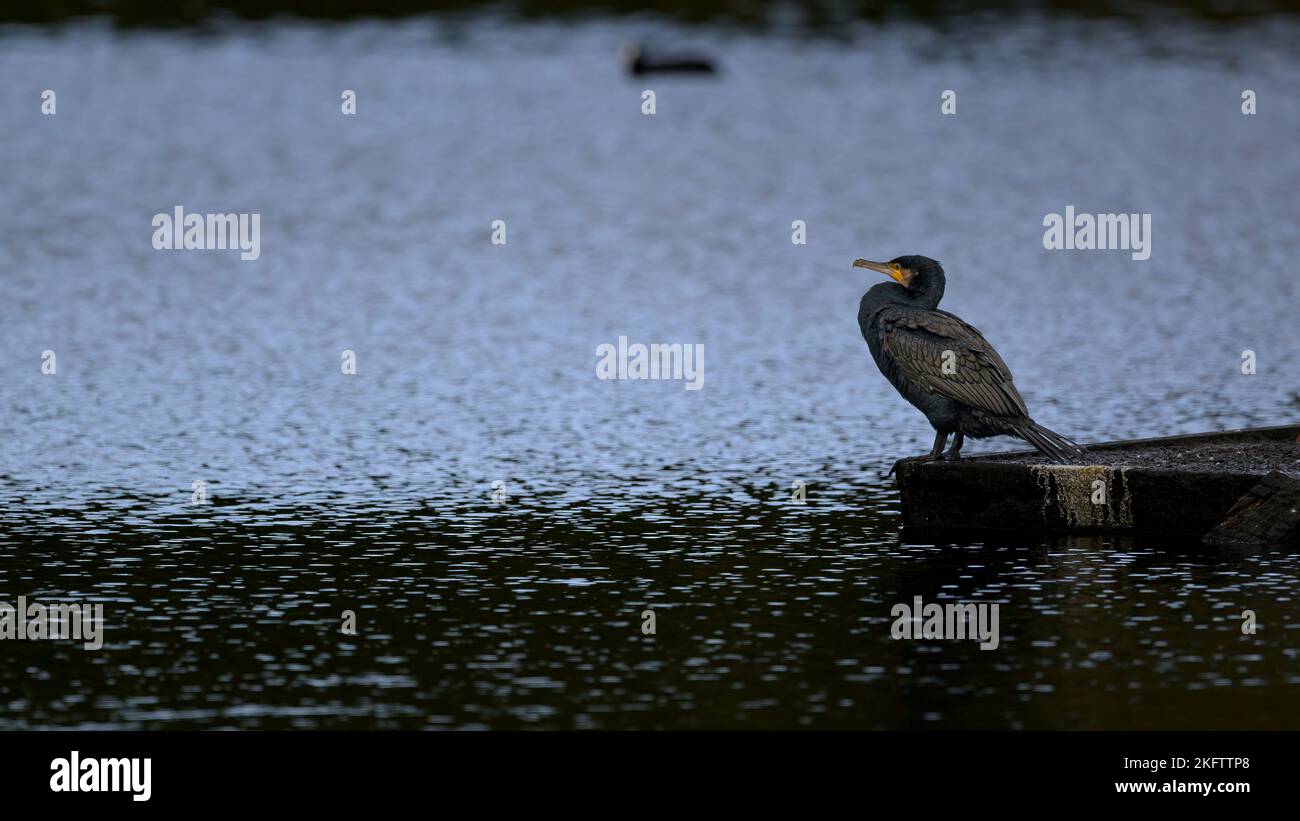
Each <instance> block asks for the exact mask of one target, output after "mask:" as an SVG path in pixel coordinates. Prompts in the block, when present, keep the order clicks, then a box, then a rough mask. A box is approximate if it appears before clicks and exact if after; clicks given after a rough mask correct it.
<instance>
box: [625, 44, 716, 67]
mask: <svg viewBox="0 0 1300 821" xmlns="http://www.w3.org/2000/svg"><path fill="white" fill-rule="evenodd" d="M621 52H622V56H623V64H624V65H626V66H627V70H628V73H629V74H713V73H714V72H715V69H714V67H713V61H712V60H710V59H709V58H707V57H700V56H695V55H686V54H673V55H655V56H651V55H650V54H649V50H648V49H646V48H645V47H644V46H642V45H640V44H639V43H628V44H627V45H625V46H623V48H622V49H621Z"/></svg>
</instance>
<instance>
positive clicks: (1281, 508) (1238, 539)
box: [1202, 471, 1300, 545]
mask: <svg viewBox="0 0 1300 821" xmlns="http://www.w3.org/2000/svg"><path fill="white" fill-rule="evenodd" d="M1202 541H1203V542H1205V543H1206V544H1214V545H1246V544H1258V545H1285V544H1300V479H1297V478H1295V477H1294V476H1288V475H1287V474H1285V473H1280V472H1277V471H1274V472H1273V473H1270V474H1269V475H1267V476H1265V477H1264V479H1263V480H1262V481H1261V482H1260V483H1259V484H1257V485H1255V486H1254V487H1252V488H1251V489H1250V490H1248V491H1247V492H1246V495H1245V496H1242V497H1241V498H1240V499H1238V500H1237V503H1236V504H1235V505H1233V506H1232V509H1230V510H1229V511H1228V513H1227V515H1226V516H1224V519H1223V522H1222V523H1221V524H1220V525H1219V526H1218V527H1216V528H1214V529H1213V530H1211V531H1210V532H1209V533H1207V534H1205V538H1204V539H1202Z"/></svg>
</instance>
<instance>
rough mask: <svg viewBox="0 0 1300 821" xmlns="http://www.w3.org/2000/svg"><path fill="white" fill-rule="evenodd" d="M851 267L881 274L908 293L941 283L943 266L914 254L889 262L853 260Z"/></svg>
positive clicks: (895, 258)
mask: <svg viewBox="0 0 1300 821" xmlns="http://www.w3.org/2000/svg"><path fill="white" fill-rule="evenodd" d="M853 267H855V268H866V269H868V270H871V271H876V272H879V273H882V274H884V275H885V276H887V277H889V278H890V279H892V280H894V281H895V282H897V283H898V284H899V285H902V286H903V287H904V288H906V289H908V290H909V291H912V290H917V291H921V290H926V289H928V288H929V287H930V286H932V285H934V284H936V283H937V282H942V281H943V266H942V265H940V264H939V263H938V261H937V260H933V259H930V258H929V257H923V256H919V255H916V254H912V255H909V256H905V257H894V258H893V259H891V260H890V261H889V262H872V261H870V260H866V259H855V260H854V261H853Z"/></svg>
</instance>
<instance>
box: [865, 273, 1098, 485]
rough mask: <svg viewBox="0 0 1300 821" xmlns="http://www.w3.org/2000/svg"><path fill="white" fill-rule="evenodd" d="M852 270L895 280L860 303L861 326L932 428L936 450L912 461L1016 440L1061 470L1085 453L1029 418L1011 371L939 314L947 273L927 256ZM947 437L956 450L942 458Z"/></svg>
mask: <svg viewBox="0 0 1300 821" xmlns="http://www.w3.org/2000/svg"><path fill="white" fill-rule="evenodd" d="M853 264H854V265H855V266H856V267H859V268H868V269H870V270H873V271H878V272H880V273H883V274H885V275H886V276H889V277H890V278H891V279H893V280H894V281H893V282H882V283H880V284H879V285H876V286H874V287H872V288H871V289H870V290H869V291H867V293H866V294H864V295H863V297H862V303H861V305H859V307H858V326H859V327H860V328H861V329H862V337H863V338H864V339H865V340H866V341H867V347H868V348H870V349H871V356H872V358H873V359H875V360H876V365H877V366H879V368H880V372H881V373H883V374H884V375H885V378H886V379H888V380H889V382H890V384H892V385H893V386H894V387H895V388H897V389H898V392H899V393H900V394H902V395H903V398H904V399H906V400H907V401H908V402H911V403H912V404H913V405H915V406H916V407H917V408H918V409H919V410H920V411H921V412H922V413H924V414H925V416H926V418H927V419H929V420H930V424H931V425H932V426H933V427H934V430H935V440H934V448H933V449H932V450H931V451H930V453H929V454H927V455H925V456H919V457H913V458H912V460H924V461H930V460H935V459H940V458H950V459H958V458H960V456H961V447H962V443H963V440H964V438H965V437H967V436H970V437H972V438H975V439H979V438H983V437H987V436H1016V437H1019V438H1021V439H1024V440H1025V441H1026V442H1028V443H1029V444H1031V445H1033V446H1034V447H1035V448H1037V449H1038V450H1039V451H1041V452H1042V453H1043V454H1044V455H1046V456H1047V457H1048V458H1050V459H1051V460H1052V461H1054V462H1059V463H1065V462H1069V461H1071V460H1072V459H1074V458H1075V457H1077V456H1078V455H1079V454H1080V453H1081V449H1080V448H1079V446H1078V445H1076V444H1075V443H1074V442H1071V441H1070V440H1069V439H1066V438H1065V437H1064V436H1061V435H1060V434H1058V433H1054V432H1053V431H1051V430H1048V429H1047V428H1045V427H1043V426H1042V425H1040V424H1038V423H1037V422H1035V421H1034V420H1033V419H1031V418H1030V416H1029V410H1028V408H1026V407H1025V400H1024V399H1023V398H1022V397H1021V396H1020V391H1018V390H1016V386H1015V383H1014V382H1013V381H1012V377H1011V371H1010V370H1009V369H1008V368H1007V365H1006V363H1005V362H1003V361H1002V357H1001V356H998V352H997V351H996V350H994V349H993V346H992V345H990V344H989V343H988V341H987V340H986V339H984V336H983V335H982V334H980V332H979V331H978V330H977V329H975V328H974V327H973V326H971V325H969V324H967V323H966V322H965V321H963V320H962V319H961V318H960V317H958V316H955V315H954V314H950V313H948V312H947V311H941V310H939V301H940V300H941V299H943V292H944V287H945V285H946V277H945V276H944V272H943V266H942V265H940V264H939V263H938V262H936V261H935V260H932V259H930V258H929V257H923V256H903V257H897V258H895V259H893V260H890V261H889V262H869V261H867V260H865V259H859V260H857V261H855V262H854V263H853ZM950 434H955V438H954V439H953V444H952V449H951V450H949V451H948V452H947V453H944V451H943V447H944V444H945V443H946V442H947V439H948V436H949V435H950ZM912 460H900V461H912ZM895 467H897V465H895ZM890 472H891V473H892V472H893V471H892V470H891V471H890Z"/></svg>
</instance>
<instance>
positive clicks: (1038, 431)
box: [1016, 419, 1083, 465]
mask: <svg viewBox="0 0 1300 821" xmlns="http://www.w3.org/2000/svg"><path fill="white" fill-rule="evenodd" d="M1016 432H1017V433H1018V434H1019V435H1020V438H1022V439H1024V440H1025V441H1026V442H1028V443H1029V444H1031V445H1033V446H1034V447H1035V448H1037V449H1038V450H1039V452H1040V453H1042V454H1043V455H1044V456H1046V457H1047V458H1049V459H1051V460H1052V461H1053V462H1056V463H1057V464H1058V465H1065V464H1069V463H1070V462H1073V461H1075V460H1077V459H1078V458H1079V457H1080V456H1082V455H1083V448H1082V447H1080V446H1079V445H1078V444H1076V443H1075V442H1071V441H1070V440H1069V439H1066V438H1065V437H1064V436H1062V435H1061V434H1059V433H1057V432H1056V431H1053V430H1048V429H1047V428H1045V427H1043V426H1042V425H1040V424H1038V423H1037V422H1035V421H1034V420H1032V419H1026V420H1025V421H1024V423H1022V424H1021V425H1020V426H1019V428H1018V429H1017V431H1016Z"/></svg>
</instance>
